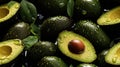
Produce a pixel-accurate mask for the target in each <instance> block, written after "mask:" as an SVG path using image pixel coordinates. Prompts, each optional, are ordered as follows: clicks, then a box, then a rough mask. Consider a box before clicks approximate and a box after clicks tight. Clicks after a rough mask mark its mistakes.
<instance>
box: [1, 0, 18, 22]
mask: <svg viewBox="0 0 120 67" xmlns="http://www.w3.org/2000/svg"><path fill="white" fill-rule="evenodd" d="M19 8H20V4H19V3H18V2H16V1H10V2H8V3H6V4H3V5H0V23H1V22H4V21H6V20H8V19H10V18H11V17H13V16H14V15H15V14H16V13H17V11H18V10H19Z"/></svg>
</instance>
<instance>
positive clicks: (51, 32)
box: [40, 16, 72, 41]
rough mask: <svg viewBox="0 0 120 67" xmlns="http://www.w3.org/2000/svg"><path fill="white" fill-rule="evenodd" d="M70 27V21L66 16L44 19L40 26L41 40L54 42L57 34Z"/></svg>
mask: <svg viewBox="0 0 120 67" xmlns="http://www.w3.org/2000/svg"><path fill="white" fill-rule="evenodd" d="M71 26H72V22H71V20H70V19H69V18H68V17H66V16H54V17H49V18H47V19H45V20H44V21H43V23H42V25H41V31H40V32H41V39H43V40H50V41H51V40H56V38H57V36H58V34H59V33H60V32H61V31H63V30H65V29H69V28H71Z"/></svg>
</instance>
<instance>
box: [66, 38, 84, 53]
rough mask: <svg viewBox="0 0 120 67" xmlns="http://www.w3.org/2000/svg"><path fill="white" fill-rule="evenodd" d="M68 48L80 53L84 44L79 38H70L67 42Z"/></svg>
mask: <svg viewBox="0 0 120 67" xmlns="http://www.w3.org/2000/svg"><path fill="white" fill-rule="evenodd" d="M68 49H69V50H70V51H71V52H72V53H76V54H80V53H82V52H83V51H84V49H85V46H84V44H83V42H82V41H80V40H71V41H70V42H69V44H68Z"/></svg>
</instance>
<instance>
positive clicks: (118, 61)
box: [105, 42, 120, 66]
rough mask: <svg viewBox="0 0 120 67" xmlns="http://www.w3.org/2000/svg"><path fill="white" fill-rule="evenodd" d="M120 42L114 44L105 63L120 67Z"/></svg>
mask: <svg viewBox="0 0 120 67" xmlns="http://www.w3.org/2000/svg"><path fill="white" fill-rule="evenodd" d="M119 51H120V42H118V43H116V44H114V46H113V47H111V48H110V49H109V51H108V53H107V54H106V56H105V62H106V63H108V64H111V65H119V66H120V55H119Z"/></svg>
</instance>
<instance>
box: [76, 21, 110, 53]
mask: <svg viewBox="0 0 120 67" xmlns="http://www.w3.org/2000/svg"><path fill="white" fill-rule="evenodd" d="M74 31H75V32H76V33H78V34H80V35H82V36H84V37H86V38H87V39H88V40H89V41H90V42H91V43H92V44H93V45H94V47H95V49H96V51H97V52H100V51H101V50H103V49H107V48H109V47H110V46H109V44H110V38H109V36H108V35H107V34H106V33H105V32H104V31H103V29H102V28H101V27H100V26H99V25H98V24H96V23H95V22H93V21H91V20H79V21H78V22H77V23H75V26H74ZM95 40H96V41H95Z"/></svg>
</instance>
